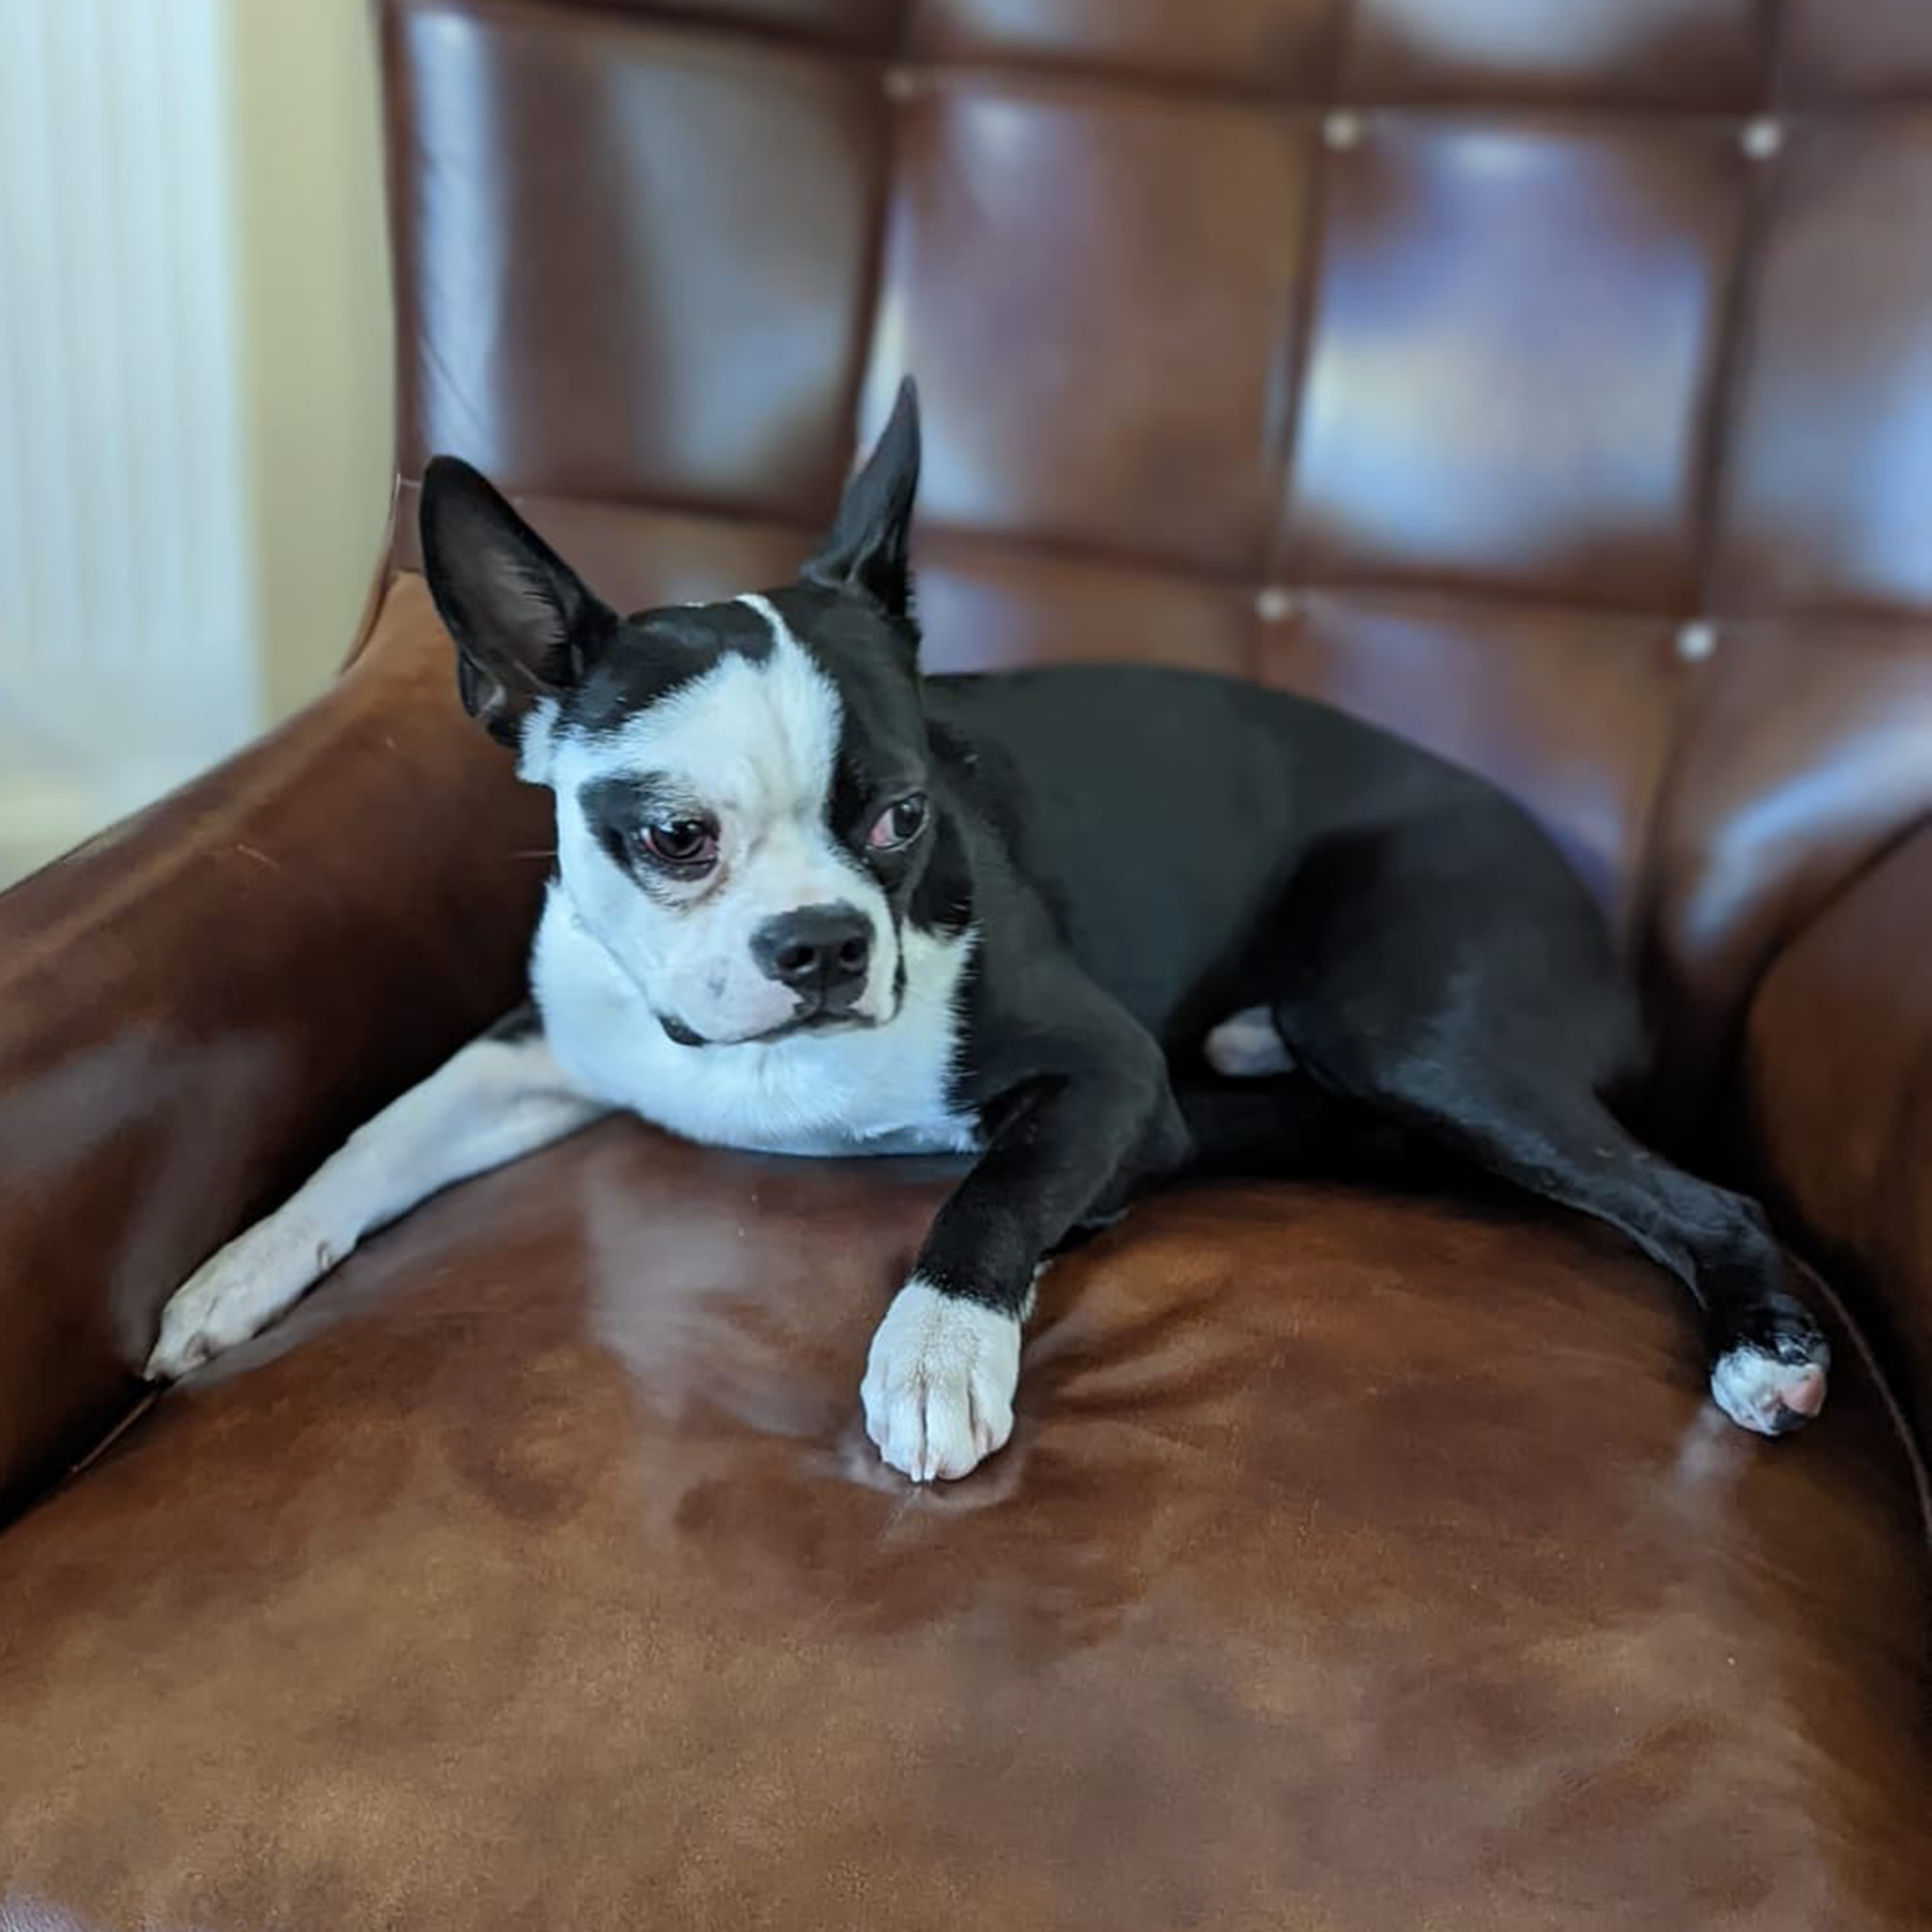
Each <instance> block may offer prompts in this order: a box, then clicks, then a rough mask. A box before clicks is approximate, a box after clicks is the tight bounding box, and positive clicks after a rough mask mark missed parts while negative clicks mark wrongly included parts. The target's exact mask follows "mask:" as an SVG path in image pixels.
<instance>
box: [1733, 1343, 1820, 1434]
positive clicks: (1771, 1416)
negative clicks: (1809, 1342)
mask: <svg viewBox="0 0 1932 1932" xmlns="http://www.w3.org/2000/svg"><path fill="white" fill-rule="evenodd" d="M1814 1373H1816V1371H1814V1370H1813V1369H1812V1368H1810V1367H1809V1366H1806V1365H1803V1364H1800V1365H1794V1364H1792V1363H1790V1362H1780V1361H1779V1360H1778V1359H1777V1357H1776V1355H1771V1354H1767V1353H1766V1352H1765V1351H1764V1350H1761V1349H1752V1348H1742V1349H1732V1350H1728V1351H1727V1352H1726V1353H1724V1354H1721V1355H1719V1357H1718V1361H1717V1366H1716V1367H1715V1368H1713V1369H1712V1371H1711V1400H1712V1401H1713V1402H1715V1403H1716V1404H1717V1405H1718V1406H1719V1408H1721V1409H1722V1410H1723V1411H1724V1413H1725V1414H1726V1415H1728V1416H1729V1417H1730V1418H1731V1420H1732V1421H1733V1422H1735V1423H1736V1424H1737V1425H1738V1427H1739V1428H1740V1429H1748V1430H1750V1431H1751V1432H1752V1433H1753V1434H1755V1435H1777V1434H1778V1433H1779V1431H1778V1427H1777V1425H1778V1421H1779V1418H1780V1416H1781V1415H1782V1413H1783V1411H1784V1407H1785V1400H1784V1399H1785V1397H1786V1396H1787V1395H1790V1394H1792V1393H1794V1392H1796V1391H1797V1390H1799V1389H1801V1388H1805V1387H1809V1386H1812V1384H1811V1380H1810V1378H1811V1377H1812V1375H1813V1374H1814ZM1812 1412H1815V1410H1813V1411H1812Z"/></svg>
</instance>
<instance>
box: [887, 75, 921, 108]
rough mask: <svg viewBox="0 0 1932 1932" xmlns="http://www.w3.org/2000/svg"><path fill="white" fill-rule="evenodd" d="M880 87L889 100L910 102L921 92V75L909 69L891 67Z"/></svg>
mask: <svg viewBox="0 0 1932 1932" xmlns="http://www.w3.org/2000/svg"><path fill="white" fill-rule="evenodd" d="M880 85H881V86H882V87H883V88H884V90H885V96H886V99H888V100H895V101H903V100H910V99H913V98H914V97H915V96H916V95H917V94H918V93H919V91H920V83H919V75H918V74H917V73H915V72H914V71H912V69H911V68H909V67H889V68H888V69H887V70H886V71H885V77H884V79H883V80H882V81H881V82H880Z"/></svg>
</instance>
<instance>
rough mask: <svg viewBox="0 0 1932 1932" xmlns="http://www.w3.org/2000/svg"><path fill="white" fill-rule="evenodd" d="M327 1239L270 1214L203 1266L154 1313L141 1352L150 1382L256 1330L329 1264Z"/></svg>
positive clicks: (332, 1259) (209, 1357) (170, 1376)
mask: <svg viewBox="0 0 1932 1932" xmlns="http://www.w3.org/2000/svg"><path fill="white" fill-rule="evenodd" d="M336 1260H337V1256H336V1252H335V1249H334V1247H333V1246H332V1244H331V1243H330V1242H329V1240H328V1239H327V1236H324V1235H322V1234H321V1233H319V1232H318V1231H317V1230H316V1229H315V1228H313V1227H311V1226H309V1225H308V1224H307V1223H306V1222H304V1221H301V1220H295V1219H289V1218H286V1217H284V1216H282V1215H276V1214H271V1215H270V1217H269V1218H268V1219H267V1220H266V1221H258V1222H257V1223H256V1224H255V1225H254V1227H252V1228H250V1229H249V1230H248V1231H247V1232H246V1233H245V1234H242V1235H238V1236H236V1237H235V1239H234V1240H232V1241H230V1242H229V1243H228V1245H227V1246H226V1247H225V1248H220V1249H217V1250H216V1252H215V1253H214V1254H213V1255H211V1256H210V1257H209V1259H208V1260H207V1261H205V1262H204V1263H202V1264H201V1266H200V1267H198V1268H196V1269H195V1271H194V1273H193V1274H191V1275H189V1276H188V1278H187V1280H186V1281H185V1283H183V1285H182V1286H181V1287H180V1288H178V1289H177V1290H176V1291H175V1293H174V1296H173V1298H172V1299H171V1300H170V1301H169V1303H168V1305H167V1307H166V1308H165V1309H164V1310H163V1311H162V1313H161V1334H160V1340H159V1341H157V1342H156V1344H155V1350H154V1353H153V1354H151V1355H150V1356H149V1357H148V1366H147V1369H146V1371H145V1373H146V1375H147V1378H148V1379H149V1380H150V1381H151V1382H171V1381H174V1380H176V1379H177V1378H180V1377H182V1376H185V1375H186V1374H187V1372H188V1371H189V1370H190V1369H196V1368H199V1367H200V1366H201V1365H202V1363H204V1362H209V1361H213V1359H214V1357H215V1356H216V1355H218V1354H220V1353H221V1352H222V1351H223V1350H227V1349H232V1348H234V1347H235V1346H236V1345H237V1344H238V1343H241V1342H245V1341H247V1339H248V1338H249V1337H250V1336H251V1335H255V1334H259V1333H260V1332H261V1330H262V1329H264V1328H266V1327H267V1326H268V1325H269V1323H270V1321H273V1320H274V1319H275V1317H276V1316H278V1315H280V1314H281V1313H282V1312H283V1311H284V1310H285V1309H287V1308H290V1307H292V1306H293V1305H294V1304H295V1303H296V1302H297V1301H298V1300H299V1299H300V1298H301V1295H302V1293H303V1291H304V1290H306V1289H307V1288H308V1287H309V1286H310V1285H311V1284H312V1283H313V1282H315V1281H316V1280H317V1279H318V1278H319V1277H320V1276H322V1275H324V1274H327V1271H328V1270H329V1269H330V1268H331V1267H333V1266H334V1265H335V1263H336Z"/></svg>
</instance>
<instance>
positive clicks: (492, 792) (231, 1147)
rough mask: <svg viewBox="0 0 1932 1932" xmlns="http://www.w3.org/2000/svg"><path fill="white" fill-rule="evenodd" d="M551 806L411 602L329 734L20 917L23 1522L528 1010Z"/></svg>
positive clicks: (12, 1426) (214, 788) (326, 727)
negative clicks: (175, 1322)
mask: <svg viewBox="0 0 1932 1932" xmlns="http://www.w3.org/2000/svg"><path fill="white" fill-rule="evenodd" d="M547 804H548V801H547V800H546V799H544V797H543V796H542V794H540V793H539V792H536V791H534V790H531V789H530V788H528V787H526V786H524V785H521V784H519V783H518V782H517V781H516V780H515V778H514V775H513V773H512V771H511V769H510V765H509V761H508V758H507V756H506V754H505V753H503V752H502V751H501V750H500V749H499V748H497V747H495V746H492V745H491V744H490V743H489V742H488V741H487V740H486V739H485V738H484V737H483V735H482V734H481V733H480V732H479V731H477V730H476V728H475V727H474V726H473V725H471V724H470V722H469V720H468V719H467V718H466V717H464V715H463V712H462V709H461V707H460V705H459V704H458V702H457V699H456V693H455V678H454V675H453V673H452V671H451V668H450V646H449V643H448V640H447V639H446V637H445V636H444V633H443V631H442V629H441V627H440V624H439V623H438V621H437V618H436V614H435V611H434V610H433V609H432V607H431V604H430V601H429V597H428V594H427V592H426V590H425V589H424V586H423V584H422V582H421V581H420V580H419V579H416V578H407V577H405V578H399V579H397V580H396V581H395V582H393V583H392V584H391V585H390V586H389V588H388V591H387V593H386V595H385V596H384V598H383V599H382V601H381V603H380V605H379V607H378V609H377V611H376V612H375V615H374V618H373V621H372V626H371V629H370V631H369V633H368V635H367V637H366V639H365V642H364V646H363V648H362V649H361V651H360V652H359V653H358V654H357V656H356V657H355V661H354V662H353V663H352V664H351V666H350V668H348V669H347V670H346V671H345V672H344V674H343V675H342V677H341V678H340V679H339V680H338V681H337V682H336V684H335V685H334V686H332V687H331V689H330V690H329V691H328V692H327V693H326V694H325V695H324V696H322V697H320V698H318V699H317V700H316V701H315V702H314V703H313V704H312V705H310V706H309V707H308V708H307V709H306V710H305V711H303V712H301V713H300V714H299V715H298V716H297V717H296V718H295V719H293V720H291V721H290V723H289V724H287V725H284V726H283V727H282V728H281V729H279V730H277V731H276V732H274V733H273V734H272V735H270V737H268V738H265V739H264V740H262V741H261V742H260V743H258V744H256V745H254V746H252V747H251V748H249V749H248V750H246V751H244V752H243V753H241V754H240V755H239V756H237V757H235V758H234V759H232V760H231V761H230V762H228V763H227V764H225V765H223V766H221V767H219V768H218V769H216V770H214V771H213V772H210V773H209V774H207V775H206V776H205V777H203V778H201V779H199V780H196V781H193V782H192V783H190V784H188V785H186V786H185V787H184V788H183V789H182V790H181V791H179V792H176V793H175V794H173V795H172V796H171V797H169V798H167V799H165V800H163V801H162V802H161V803H160V804H158V805H156V806H155V807H154V808H153V809H152V810H148V811H146V812H143V813H142V814H140V815H139V816H137V817H135V818H133V819H131V820H129V821H128V823H126V824H125V825H122V826H119V827H117V828H116V829H114V830H113V831H111V832H108V833H106V834H104V835H103V836H102V837H100V838H97V839H95V840H94V841H93V842H92V843H90V844H88V845H85V846H83V847H81V848H80V849H79V850H78V851H76V852H74V853H72V854H71V855H70V856H69V857H68V858H66V859H64V860H62V861H60V862H59V863H57V864H55V865H53V866H51V867H48V868H47V869H46V870H44V871H43V872H40V873H38V874H36V875H35V876H34V877H32V878H30V879H28V880H26V881H25V882H24V883H23V884H21V885H19V886H17V887H15V888H14V890H13V891H12V892H10V893H8V894H6V895H4V896H0V1176H4V1182H0V1338H4V1339H0V1510H4V1509H5V1508H6V1506H7V1505H9V1504H13V1503H17V1502H18V1501H20V1500H21V1499H22V1498H23V1497H25V1496H26V1495H28V1494H29V1493H31V1492H32V1491H33V1490H34V1488H36V1487H37V1486H38V1485H40V1484H41V1483H43V1482H44V1481H45V1480H46V1479H47V1478H48V1477H49V1476H50V1475H52V1474H54V1473H56V1472H57V1471H58V1470H59V1469H61V1468H62V1467H63V1466H65V1464H66V1463H67V1462H69V1461H71V1459H72V1458H73V1457H74V1456H76V1455H77V1454H79V1453H81V1452H82V1451H85V1450H86V1449H88V1448H89V1447H91V1446H92V1445H93V1444H94V1443H96V1442H98V1441H99V1439H100V1437H101V1435H102V1434H103V1433H104V1432H105V1431H107V1430H108V1429H110V1428H111V1427H113V1426H114V1425H115V1424H116V1423H117V1422H118V1420H119V1419H120V1418H121V1417H123V1416H124V1415H126V1414H127V1413H128V1411H129V1409H130V1408H131V1406H132V1405H133V1404H134V1402H135V1401H136V1400H137V1398H138V1396H139V1393H140V1384H139V1382H138V1380H137V1378H136V1374H137V1370H138V1367H139V1365H140V1363H141V1362H142V1360H143V1359H144V1357H145V1354H146V1351H147V1349H148V1347H149V1346H150V1344H151V1342H152V1340H153V1336H154V1330H155V1324H156V1316H157V1314H158V1311H159V1309H160V1306H161V1303H162V1302H163V1301H164V1300H165V1299H166V1297H167V1295H168V1294H169V1293H171V1292H172V1290H173V1289H174V1288H175V1287H176V1286H177V1285H178V1284H179V1282H180V1281H181V1280H182V1279H183V1277H184V1276H185V1275H186V1274H187V1273H188V1272H189V1271H190V1270H191V1269H192V1268H193V1267H194V1266H196V1265H197V1264H199V1263H200V1262H201V1261H202V1260H203V1259H204V1258H205V1257H206V1256H207V1255H208V1254H209V1253H211V1252H212V1251H213V1249H214V1248H215V1247H216V1246H218V1245H219V1244H220V1243H221V1242H222V1241H223V1240H225V1239H226V1238H227V1237H228V1236H230V1235H232V1234H234V1233H235V1232H236V1231H237V1230H238V1229H239V1228H240V1227H241V1226H242V1225H243V1224H244V1223H245V1222H246V1221H248V1220H249V1219H251V1218H253V1217H254V1216H256V1215H257V1214H259V1213H261V1212H262V1211H263V1210H265V1209H266V1208H270V1207H271V1206H272V1205H273V1204H274V1203H275V1202H276V1201H277V1200H278V1199H280V1198H281V1197H282V1196H283V1195H285V1194H286V1193H287V1192H288V1191H289V1189H290V1188H292V1187H293V1186H294V1185H295V1184H297V1183H298V1181H299V1180H300V1179H302V1178H303V1176H304V1175H305V1174H306V1173H307V1172H308V1171H309V1169H310V1168H312V1167H313V1166H314V1164H315V1163H316V1162H317V1161H318V1160H320V1159H321V1158H322V1157H323V1156H324V1155H325V1154H326V1153H327V1152H328V1151H330V1149H332V1148H333V1147H334V1146H335V1145H337V1144H338V1143H339V1142H340V1141H341V1139H342V1138H343V1137H344V1135H345V1134H347V1133H348V1132H349V1131H350V1130H351V1129H352V1128H353V1127H354V1126H355V1124H356V1123H357V1122H358V1121H360V1120H361V1119H363V1118H366V1117H367V1115H368V1114H370V1113H371V1112H373V1111H374V1110H375V1108H376V1107H377V1106H379V1105H380V1104H381V1103H382V1102H383V1101H384V1099H385V1098H387V1097H388V1096H389V1095H391V1094H394V1093H396V1092H398V1091H400V1090H401V1089H402V1088H404V1087H405V1086H407V1085H409V1084H410V1083H411V1082H412V1081H413V1080H415V1079H416V1078H418V1077H419V1076H420V1075H421V1074H423V1073H424V1072H425V1071H427V1070H428V1069H429V1068H430V1067H431V1066H433V1065H435V1064H436V1063H437V1062H438V1061H440V1059H441V1058H442V1057H443V1056H444V1055H445V1054H447V1053H448V1052H449V1051H450V1050H451V1049H452V1048H453V1047H455V1046H456V1045H457V1044H458V1043H459V1042H460V1041H461V1040H462V1039H464V1038H465V1037H468V1036H469V1035H470V1034H472V1033H473V1032H475V1031H477V1030H478V1029H479V1028H481V1027H482V1026H484V1025H487V1024H488V1023H489V1021H490V1020H491V1019H492V1018H493V1017H494V1016H495V1015H496V1014H497V1013H499V1012H501V1011H503V1010H504V1009H506V1008H508V1007H509V1006H511V1005H512V1004H514V1002H515V1001H516V999H517V998H518V997H519V996H520V994H519V986H520V982H521V978H522V970H523V960H524V952H525V949H526V944H527V938H528V932H529V926H530V922H531V919H532V918H533V916H534V910H535V906H536V903H537V899H538V896H539V895H540V893H541V890H542V885H543V881H544V879H545V878H546V876H547V875H548V872H549V869H550V868H549V864H548V847H549V846H550V844H551V842H552V841H551V833H550V817H549V813H548V810H547Z"/></svg>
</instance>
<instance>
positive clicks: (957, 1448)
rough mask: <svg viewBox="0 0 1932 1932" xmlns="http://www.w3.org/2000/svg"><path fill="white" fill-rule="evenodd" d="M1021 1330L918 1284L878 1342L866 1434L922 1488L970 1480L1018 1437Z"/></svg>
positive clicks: (869, 1371)
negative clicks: (944, 1481) (1015, 1407)
mask: <svg viewBox="0 0 1932 1932" xmlns="http://www.w3.org/2000/svg"><path fill="white" fill-rule="evenodd" d="M1019 1379H1020V1324H1019V1322H1018V1321H1015V1320H1014V1319H1013V1317H1012V1316H1010V1315H1002V1314H1001V1313H1000V1312H999V1311H998V1310H997V1309H992V1308H987V1307H985V1306H984V1305H983V1304H982V1303H980V1302H977V1301H962V1300H961V1299H959V1298H958V1297H957V1296H956V1295H951V1294H942V1293H940V1292H939V1291H938V1290H937V1289H936V1288H933V1287H931V1286H930V1285H929V1284H927V1283H925V1282H923V1281H922V1280H920V1278H919V1277H918V1276H917V1275H914V1276H913V1278H912V1279H911V1280H910V1281H909V1282H907V1283H906V1285H905V1286H904V1287H903V1288H902V1289H900V1290H899V1292H898V1293H897V1294H896V1295H895V1296H894V1297H893V1305H892V1307H891V1308H889V1309H888V1310H887V1311H886V1319H885V1320H884V1321H881V1322H880V1323H879V1331H878V1333H877V1334H876V1335H874V1336H873V1337H872V1352H871V1356H870V1359H869V1360H868V1361H867V1364H866V1380H865V1385H864V1386H863V1388H862V1389H861V1390H860V1395H861V1398H862V1399H863V1401H864V1403H865V1405H866V1433H867V1435H869V1436H870V1437H871V1438H872V1440H873V1441H874V1442H876V1443H877V1444H878V1446H879V1454H880V1455H881V1456H883V1457H884V1458H885V1460H886V1461H887V1462H888V1463H891V1464H892V1465H893V1467H894V1468H895V1469H897V1470H899V1471H900V1472H901V1473H902V1474H904V1475H908V1476H910V1477H911V1478H912V1479H913V1481H914V1482H916V1483H929V1482H931V1481H933V1480H934V1479H935V1478H938V1477H946V1478H951V1477H954V1476H963V1475H965V1474H966V1473H967V1472H968V1471H969V1470H970V1469H973V1468H976V1467H977V1466H978V1465H979V1464H980V1463H982V1462H983V1461H984V1460H985V1459H986V1458H987V1457H988V1456H990V1455H991V1454H992V1453H993V1451H994V1450H996V1449H998V1448H1001V1447H1003V1446H1004V1444H1005V1442H1006V1440H1007V1437H1008V1436H1009V1435H1011V1434H1012V1433H1013V1391H1014V1390H1015V1389H1016V1388H1017V1387H1018V1386H1019Z"/></svg>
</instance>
